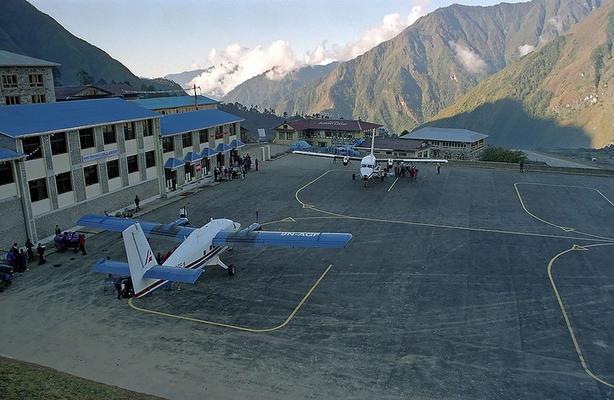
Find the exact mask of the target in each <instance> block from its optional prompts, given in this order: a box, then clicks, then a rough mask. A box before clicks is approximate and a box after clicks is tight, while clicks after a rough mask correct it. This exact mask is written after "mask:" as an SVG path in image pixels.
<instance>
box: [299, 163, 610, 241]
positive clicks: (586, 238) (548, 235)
mask: <svg viewBox="0 0 614 400" xmlns="http://www.w3.org/2000/svg"><path fill="white" fill-rule="evenodd" d="M331 171H335V170H328V171H326V172H324V173H323V174H322V175H320V176H318V177H317V178H315V179H314V180H312V181H310V182H309V183H307V184H305V185H303V186H301V187H300V188H299V189H298V190H297V191H296V192H295V193H294V198H295V199H296V201H298V202H299V203H300V204H301V205H303V206H304V205H305V203H304V202H303V201H302V200H301V199H300V197H299V193H300V192H301V191H303V190H304V189H305V188H307V187H308V186H309V185H311V184H313V183H315V182H316V181H317V180H318V179H320V178H322V177H323V176H325V175H326V174H328V173H329V172H331ZM516 190H518V189H516ZM520 201H521V203H522V198H520ZM309 209H310V210H314V211H317V212H320V213H322V214H326V215H329V216H331V217H335V218H340V219H352V220H358V221H370V222H380V223H391V224H402V225H414V226H424V227H430V228H441V229H456V230H463V231H471V232H486V233H498V234H504V235H520V236H533V237H544V238H554V239H567V240H584V241H592V242H611V241H614V239H611V238H598V237H590V238H589V237H574V236H563V235H551V234H546V233H531V232H519V231H508V230H502V229H488V228H472V227H467V226H458V225H444V224H432V223H428V222H415V221H402V220H393V219H382V218H369V217H357V216H353V215H344V214H339V213H334V212H331V211H326V210H321V209H319V208H316V207H314V206H311V207H310V208H309ZM311 218H314V217H311ZM294 219H295V220H297V221H298V220H300V219H303V218H300V217H294ZM556 226H557V227H558V225H556Z"/></svg>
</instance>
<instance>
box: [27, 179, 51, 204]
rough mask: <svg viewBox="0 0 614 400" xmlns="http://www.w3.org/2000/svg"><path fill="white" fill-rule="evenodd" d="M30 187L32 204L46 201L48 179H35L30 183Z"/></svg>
mask: <svg viewBox="0 0 614 400" xmlns="http://www.w3.org/2000/svg"><path fill="white" fill-rule="evenodd" d="M28 186H29V187H30V200H31V201H32V202H35V201H39V200H44V199H46V198H47V197H49V196H48V195H47V179H46V178H40V179H34V180H32V181H30V182H28Z"/></svg>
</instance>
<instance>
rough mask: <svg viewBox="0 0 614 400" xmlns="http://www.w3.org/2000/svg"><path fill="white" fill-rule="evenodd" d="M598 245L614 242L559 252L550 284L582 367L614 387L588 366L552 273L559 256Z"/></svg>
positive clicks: (598, 380) (550, 276)
mask: <svg viewBox="0 0 614 400" xmlns="http://www.w3.org/2000/svg"><path fill="white" fill-rule="evenodd" d="M597 246H614V243H599V244H591V245H588V246H578V245H575V244H574V245H573V246H572V247H571V248H569V249H567V250H564V251H562V252H560V253H559V254H557V255H556V256H554V257H552V259H551V260H550V262H549V263H548V278H550V284H551V285H552V289H553V290H554V295H555V296H556V300H557V302H558V303H559V307H560V308H561V313H562V314H563V319H564V320H565V324H566V325H567V330H568V331H569V335H570V336H571V341H572V342H573V345H574V348H575V350H576V353H577V354H578V359H579V360H580V364H581V365H582V368H583V369H584V371H585V372H586V373H587V374H588V375H589V376H590V377H591V378H593V379H594V380H596V381H597V382H599V383H602V384H604V385H606V386H608V387H611V388H614V383H610V382H608V381H606V380H604V379H603V378H600V377H599V376H597V375H596V374H595V373H594V372H593V371H591V369H590V368H589V367H588V364H587V363H586V359H585V358H584V354H583V353H582V349H581V348H580V344H579V342H578V339H577V338H576V334H575V332H574V329H573V327H572V325H571V320H570V319H569V316H568V314H567V310H566V309H565V305H564V304H563V299H562V298H561V295H560V293H559V290H558V288H557V286H556V282H555V281H554V277H553V275H552V266H553V265H554V262H555V261H556V259H557V258H559V257H561V256H562V255H564V254H567V253H569V252H571V251H587V250H589V248H590V247H597Z"/></svg>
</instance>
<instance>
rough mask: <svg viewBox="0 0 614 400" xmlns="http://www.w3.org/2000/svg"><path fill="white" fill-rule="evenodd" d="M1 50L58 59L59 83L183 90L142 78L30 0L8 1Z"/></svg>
mask: <svg viewBox="0 0 614 400" xmlns="http://www.w3.org/2000/svg"><path fill="white" fill-rule="evenodd" d="M2 6H3V12H2V13H0V49H2V50H7V51H10V52H13V53H18V54H23V55H27V56H30V57H35V58H40V59H44V60H48V61H53V62H57V63H59V64H61V65H60V67H59V68H57V70H56V73H55V80H56V86H61V85H66V86H68V85H79V84H83V83H86V82H84V81H88V82H87V83H96V82H102V81H104V82H107V83H111V82H112V81H115V82H117V83H123V82H128V83H129V84H130V85H131V86H132V87H134V88H135V89H137V90H138V89H152V88H153V89H162V90H179V89H181V88H180V87H179V86H178V85H176V84H175V83H173V82H170V81H166V80H161V79H160V78H158V79H146V78H139V77H137V76H136V75H134V74H133V73H132V72H131V71H130V70H129V69H128V68H127V67H126V66H124V65H123V64H122V63H120V62H119V61H117V60H115V59H114V58H112V57H111V56H110V55H109V54H108V53H107V52H105V51H104V50H102V49H100V48H98V47H96V46H94V45H92V44H90V43H88V42H87V41H85V40H83V39H81V38H79V37H77V36H75V35H73V34H72V33H70V32H69V31H68V30H66V29H65V28H64V27H63V26H62V25H61V24H59V23H58V22H57V21H56V20H55V19H53V18H52V17H51V16H49V15H47V14H45V13H43V12H41V11H40V10H38V9H37V8H36V7H34V6H33V5H32V4H30V3H28V2H27V1H26V0H4V1H3V4H2Z"/></svg>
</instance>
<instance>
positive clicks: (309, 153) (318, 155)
mask: <svg viewBox="0 0 614 400" xmlns="http://www.w3.org/2000/svg"><path fill="white" fill-rule="evenodd" d="M292 153H293V154H300V155H303V156H315V157H324V158H340V159H343V158H346V157H347V158H348V159H350V160H357V161H360V160H362V158H360V157H352V156H342V155H340V154H330V153H316V152H315V151H301V150H295V151H293V152H292Z"/></svg>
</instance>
